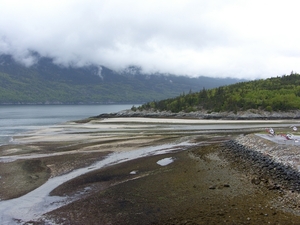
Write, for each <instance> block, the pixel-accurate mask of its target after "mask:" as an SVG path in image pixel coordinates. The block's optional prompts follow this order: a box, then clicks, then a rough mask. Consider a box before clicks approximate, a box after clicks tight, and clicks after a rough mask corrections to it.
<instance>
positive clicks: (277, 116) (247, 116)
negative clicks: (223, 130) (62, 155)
mask: <svg viewBox="0 0 300 225" xmlns="http://www.w3.org/2000/svg"><path fill="white" fill-rule="evenodd" d="M118 117H144V118H178V119H208V120H297V119H300V110H294V111H289V112H267V111H259V110H247V111H239V112H237V113H233V112H207V111H196V112H189V113H185V112H179V113H172V112H166V111H162V112H159V111H153V110H150V111H139V110H137V111H133V110H131V109H129V110H123V111H120V112H117V113H104V114H100V115H98V116H94V117H91V118H95V119H99V118H118Z"/></svg>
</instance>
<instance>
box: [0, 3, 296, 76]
mask: <svg viewBox="0 0 300 225" xmlns="http://www.w3.org/2000/svg"><path fill="white" fill-rule="evenodd" d="M299 6H300V3H298V1H296V0H295V1H292V0H286V1H269V0H264V1H258V0H253V1H240V0H231V1H222V0H212V1H206V0H200V1H199V0H187V1H179V0H175V1H174V0H172V1H171V0H165V1H157V0H146V1H134V0H103V1H96V0H87V1H81V0H53V1H36V0H27V1H22V0H9V1H8V0H2V1H0V17H1V19H0V54H12V55H13V56H14V58H15V59H16V60H18V61H20V62H22V63H23V64H25V65H31V64H34V63H36V58H35V57H33V56H32V55H31V53H32V52H37V53H39V54H40V55H41V56H46V57H52V58H53V59H54V62H55V63H57V64H62V65H65V66H68V65H75V66H84V65H89V64H96V65H99V66H101V65H102V66H106V67H109V68H111V69H113V70H122V69H124V68H126V67H128V66H130V65H136V66H139V67H141V68H142V71H143V72H145V73H152V72H162V73H173V74H178V75H189V76H193V77H195V76H200V75H205V76H212V77H237V78H248V79H254V78H267V77H272V76H279V75H282V74H288V73H290V72H291V71H292V70H293V71H296V72H297V71H300V44H299V38H300V33H299V31H297V30H298V24H297V22H298V18H297V15H298V12H297V10H298V8H299Z"/></svg>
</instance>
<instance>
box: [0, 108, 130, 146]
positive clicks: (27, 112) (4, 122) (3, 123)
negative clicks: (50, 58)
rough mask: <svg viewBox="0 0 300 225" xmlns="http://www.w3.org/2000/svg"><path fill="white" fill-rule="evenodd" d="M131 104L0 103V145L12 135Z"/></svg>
mask: <svg viewBox="0 0 300 225" xmlns="http://www.w3.org/2000/svg"><path fill="white" fill-rule="evenodd" d="M131 107H132V105H126V104H124V105H0V145H3V144H7V143H9V142H10V141H11V140H12V137H13V136H14V135H18V134H22V133H24V132H27V131H31V130H35V129H41V128H43V127H47V126H51V125H55V124H59V123H64V122H67V121H73V120H79V119H85V118H88V117H92V116H97V115H99V114H102V113H115V112H119V111H122V110H125V109H130V108H131Z"/></svg>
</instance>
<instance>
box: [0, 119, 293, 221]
mask: <svg viewBox="0 0 300 225" xmlns="http://www.w3.org/2000/svg"><path fill="white" fill-rule="evenodd" d="M296 123H298V121H297V120H282V121H281V120H276V121H264V120H263V121H258V120H254V121H232V120H231V121H226V120H221V121H219V120H208V121H206V120H195V119H192V120H188V119H165V118H164V119H163V118H158V119H157V118H156V119H154V118H106V119H98V120H95V119H93V120H88V121H86V122H85V123H82V122H81V123H78V122H76V121H75V122H68V123H65V124H60V125H56V126H53V127H49V128H47V129H44V130H37V131H34V132H31V133H27V134H23V135H22V136H18V137H15V138H14V141H15V142H14V143H12V144H11V145H9V146H1V147H0V153H1V157H0V167H1V171H2V174H0V176H1V179H0V181H2V182H3V183H6V184H7V189H5V188H4V189H2V190H1V193H0V195H1V199H9V198H11V197H14V198H18V196H21V195H23V194H24V192H20V190H21V189H22V188H23V187H27V188H29V189H26V190H30V189H32V190H33V189H35V188H36V187H39V186H40V185H41V183H43V182H46V181H47V180H48V179H49V177H53V178H55V177H57V176H60V175H63V174H67V173H70V172H72V171H73V170H76V169H78V168H83V167H87V168H88V167H91V165H92V164H93V163H95V162H97V161H99V160H100V161H101V158H102V159H104V158H105V157H107V155H108V154H110V153H112V152H116V153H117V152H118V153H122V152H123V153H126V152H131V151H134V150H135V149H141V148H147V147H151V146H152V147H153V146H162V145H165V144H167V145H170V143H175V144H176V143H181V142H188V143H191V144H192V145H191V146H190V147H186V150H185V151H183V150H184V149H183V148H182V147H179V148H176V150H174V152H172V151H171V152H169V153H165V154H167V155H166V156H165V157H167V156H168V157H167V158H170V157H174V159H175V158H176V156H175V155H176V154H179V155H180V154H181V152H185V153H182V154H187V155H185V156H182V157H183V158H185V160H184V161H186V163H187V165H188V164H189V165H190V164H193V165H194V166H196V167H199V166H200V165H196V164H197V163H198V164H199V162H202V163H204V161H203V160H201V157H200V158H197V157H198V156H197V157H195V154H196V155H197V154H198V155H199V154H200V155H201V154H203V157H204V158H206V159H207V158H209V161H210V163H211V166H213V167H215V164H216V165H219V166H220V165H222V166H221V167H222V168H221V169H220V168H218V166H217V167H216V168H218V171H219V173H220V174H223V173H224V171H225V170H229V171H234V173H235V174H236V175H237V174H238V175H237V176H239V177H240V178H241V177H244V175H245V174H247V173H248V174H250V172H246V171H243V170H242V171H239V170H238V169H237V167H236V166H234V165H235V163H234V161H232V162H231V161H230V157H225V156H224V155H222V151H220V150H218V151H217V152H216V150H212V149H211V150H210V151H207V152H206V150H205V151H204V152H205V154H204V153H201V152H202V150H201V149H204V146H211V145H214V144H218V143H219V144H220V143H223V142H226V141H229V140H241V136H240V135H242V136H244V137H251V136H249V135H248V134H251V133H253V132H263V131H264V129H265V128H266V127H270V126H272V127H275V129H278V130H282V131H285V130H286V129H287V127H289V125H291V124H296ZM250 139H253V138H252V137H251V138H250ZM266 141H267V140H266ZM256 143H259V142H257V141H256ZM242 144H244V145H246V142H244V143H242ZM269 144H270V146H271V147H270V146H269V147H268V149H271V148H272V145H273V148H276V144H275V143H272V142H270V143H269ZM193 145H195V146H194V147H195V148H197V150H195V152H197V153H195V152H194V153H193V154H190V153H188V152H191V151H193V148H194V147H193ZM252 147H253V149H255V148H254V147H256V148H257V147H259V146H258V145H257V146H254V145H253V143H252ZM264 147H265V146H264ZM266 148H267V147H266ZM218 149H222V148H221V147H218ZM296 153H297V151H296V150H295V154H296ZM173 154H174V156H172V155H173ZM34 156H35V157H34ZM37 156H38V157H37ZM145 156H146V155H145ZM152 157H153V156H151V155H148V156H147V157H142V158H141V159H135V160H138V161H139V160H141V161H142V160H146V161H147V160H150V161H151V158H152ZM220 157H223V158H222V160H221V161H220V160H219V158H220ZM161 159H163V158H161ZM295 159H296V157H295ZM9 160H11V161H9ZM135 160H133V161H135ZM157 160H158V158H157ZM133 161H132V160H130V161H129V162H127V163H120V164H117V165H119V166H120V168H119V169H115V167H118V166H117V165H116V166H112V167H107V168H106V169H105V171H106V173H110V172H109V171H110V169H111V171H115V173H117V174H118V173H120V171H119V170H121V171H122V170H123V169H121V167H122V166H125V167H134V165H133V163H132V162H133ZM289 161H290V160H289ZM176 162H177V160H175V161H174V162H173V163H171V164H170V165H168V166H165V167H163V168H169V167H170V166H172V167H173V165H175V164H176ZM220 162H222V163H221V164H220ZM195 163H196V164H195ZM205 163H206V162H205ZM231 163H232V164H231ZM146 164H147V163H146ZM200 164H201V163H200ZM130 165H131V166H130ZM147 165H148V167H147V168H145V172H144V173H143V174H141V173H139V172H137V171H139V169H134V168H132V171H135V172H134V173H135V174H134V176H135V178H134V179H131V178H129V177H132V175H133V174H131V175H128V174H123V175H122V176H120V175H118V176H117V175H116V177H118V179H117V180H115V179H108V178H106V179H107V180H106V181H103V178H101V179H100V178H99V179H100V180H97V179H96V180H95V177H99V176H100V175H99V174H103V173H102V172H101V171H102V170H103V169H99V170H96V172H95V174H94V175H90V174H93V173H92V172H90V173H87V174H86V175H83V177H86V176H91V177H93V178H90V179H91V180H93V182H92V183H90V184H87V183H86V182H84V181H80V182H81V186H80V187H82V188H83V190H88V189H89V188H91V190H92V191H91V192H88V191H86V192H87V193H86V195H83V196H82V198H81V199H80V198H79V199H77V200H76V201H75V202H74V203H71V204H67V205H66V206H62V207H61V208H60V209H57V210H58V211H57V210H56V211H55V213H51V212H48V213H47V214H46V215H45V217H43V218H44V220H43V219H42V218H40V222H39V223H38V222H36V224H44V223H45V218H48V219H49V218H52V219H54V220H56V219H58V218H56V216H58V214H57V212H60V213H61V214H63V213H68V212H69V210H70V209H68V207H71V206H73V205H76V202H77V204H79V203H80V202H82V201H83V202H84V201H85V199H86V198H89V197H90V196H94V195H97V196H98V195H99V194H100V195H102V194H104V195H105V193H106V191H110V190H114V188H117V187H118V188H119V187H122V186H123V185H125V186H126V185H127V184H129V183H130V184H131V183H134V182H137V180H139V182H142V180H145V182H146V183H147V180H148V179H150V178H148V177H151V176H150V175H151V174H152V173H154V174H156V173H157V176H158V177H159V176H162V174H161V173H158V172H157V171H160V170H161V169H162V167H161V166H158V168H155V169H153V165H152V164H151V165H150V164H149V163H148V164H147ZM203 165H204V164H203ZM203 165H202V166H200V167H201V168H202V169H203V171H205V174H206V176H208V177H209V173H210V172H211V170H208V168H205V167H203ZM226 165H228V166H226ZM230 165H231V166H230ZM32 166H33V167H32ZM31 167H32V168H31ZM225 167H226V169H224V168H225ZM8 168H10V169H8ZM11 168H14V170H12V169H11ZM24 168H25V169H27V170H24ZM174 170H176V171H177V172H176V173H179V172H180V171H179V170H178V168H176V169H174ZM223 170H224V171H223ZM5 171H7V173H6V174H8V175H3V173H4V172H5ZM132 171H129V173H130V172H132ZM155 171H156V172H155ZM176 173H174V174H173V175H171V174H169V175H168V176H170V177H172V176H175V174H176ZM196 174H197V173H196ZM21 175H22V176H21ZM102 176H104V174H103V175H102ZM128 176H129V177H128ZM164 176H165V175H164ZM190 176H194V175H193V173H192V172H191V174H190ZM252 176H253V174H252V175H247V179H245V180H244V181H245V182H246V180H247V182H250V183H243V185H244V187H245V188H247V187H249V188H250V186H251V188H258V186H260V185H261V187H260V188H261V189H262V190H264V192H265V193H272V194H271V195H272V196H273V197H272V198H273V200H274V199H275V198H276V199H277V200H278V199H279V198H281V199H282V198H283V197H282V196H283V195H284V194H285V195H287V194H286V193H288V192H286V191H284V190H285V189H286V187H285V188H284V187H283V186H282V187H280V188H281V189H280V188H279V189H276V188H274V190H269V189H268V188H266V187H268V185H269V184H266V183H265V184H262V183H263V182H259V184H260V185H258V184H253V183H252V180H253V177H252ZM24 177H25V178H26V179H25V178H24ZM83 177H80V176H79V177H78V178H75V177H74V179H73V181H70V182H71V183H72V182H75V181H76V180H78V179H79V180H80V179H81V180H82V179H83ZM100 177H101V176H100ZM16 178H17V179H19V181H20V182H18V183H20V185H19V187H17V188H16V189H15V191H16V190H18V191H19V192H15V193H13V194H12V192H14V189H12V188H9V186H10V184H12V183H15V179H16ZM240 178H239V179H240ZM151 179H152V178H151ZM155 179H158V178H155ZM185 179H186V178H185ZM207 179H208V178H207ZM217 179H220V178H217ZM227 179H229V180H230V179H231V178H230V176H227ZM22 180H23V183H22V182H21V181H22ZM244 181H243V182H244ZM186 182H188V183H189V182H191V181H186ZM199 182H200V181H199ZM201 182H204V183H207V184H208V183H209V180H202V181H201ZM224 182H225V181H224ZM268 182H269V183H271V182H273V181H271V180H270V181H269V180H268ZM146 183H144V184H143V185H145V184H146ZM234 183H237V180H235V181H234ZM256 183H257V182H256ZM227 184H228V182H225V183H224V184H223V185H225V186H226V185H227ZM22 185H23V186H22ZM64 185H68V182H66V183H63V184H62V185H61V188H62V190H63V189H64V188H63V187H64ZM195 185H196V186H197V185H199V184H195ZM228 185H229V186H230V184H228ZM247 185H248V186H247ZM253 185H254V186H253ZM252 186H253V187H252ZM275 186H276V185H275ZM72 187H73V188H70V190H71V192H70V193H73V194H74V193H75V192H76V191H75V190H77V187H76V185H75V186H72ZM75 187H76V188H75ZM226 187H227V186H226ZM232 187H233V186H232ZM273 187H274V185H273ZM276 187H277V186H276ZM84 188H87V189H84ZM204 188H208V189H209V190H215V189H218V185H217V186H215V187H214V184H211V185H210V186H206V187H202V189H201V190H202V191H204ZM210 188H211V189H210ZM219 188H220V187H219ZM72 189H73V190H72ZM183 189H184V186H182V187H181V189H180V190H181V191H182V190H183ZM223 189H224V187H223V188H222V190H223ZM228 190H230V188H229V187H228ZM77 191H80V190H79V189H78V190H77ZM174 191H175V192H176V190H174ZM178 191H179V190H178ZM206 191H207V190H206V189H205V191H204V192H203V193H206ZM274 191H275V192H276V193H274ZM240 192H241V194H242V191H241V190H240ZM290 192H291V190H290ZM290 192H289V195H290V196H291V194H290ZM70 193H69V194H70ZM88 193H90V194H88ZM118 193H119V192H118ZM60 194H61V195H64V194H63V192H61V193H60ZM65 194H66V193H65ZM220 194H222V193H220ZM227 194H228V193H227ZM293 194H294V195H296V194H297V195H298V190H296V188H295V189H294V190H293ZM71 195H72V194H71ZM9 196H11V197H9ZM114 196H118V194H117V193H114ZM274 196H275V197H274ZM148 197H149V196H148ZM152 197H155V195H153V196H152ZM145 198H146V197H145ZM258 199H259V198H258ZM258 199H257V201H258ZM269 200H270V199H269ZM99 201H100V200H99ZM211 201H215V200H214V199H213V196H212V198H211ZM270 201H271V200H270ZM280 202H281V203H280V204H281V206H282V205H284V204H286V205H287V203H284V204H283V201H280ZM0 203H1V201H0ZM86 204H87V203H86ZM98 204H100V203H99V202H98ZM114 204H115V203H114ZM143 204H145V205H146V204H147V201H145V203H143ZM207 204H209V203H207ZM259 204H260V203H259ZM74 207H75V206H74ZM76 207H77V206H76ZM76 207H75V208H76ZM145 207H146V206H145ZM288 207H289V208H291V209H293V210H294V212H293V213H291V214H289V215H292V217H293V218H295V221H296V220H297V218H298V217H297V213H296V212H297V210H296V209H297V207H298V201H295V202H294V203H293V206H288ZM275 208H276V207H275V206H274V210H275ZM99 210H100V211H101V210H102V209H99ZM139 210H140V209H139ZM276 210H277V211H278V212H277V213H279V212H280V213H283V214H284V213H288V212H283V211H282V210H280V209H277V208H276ZM100 211H99V212H98V213H100ZM121 212H122V210H121V211H120V213H121ZM94 213H95V212H94ZM101 213H103V212H101ZM207 213H208V212H207ZM154 214H155V215H158V214H159V213H158V214H156V213H154ZM154 214H153V215H154ZM229 214H230V213H228V215H229ZM47 215H48V216H47ZM53 215H56V216H53ZM67 215H69V214H67ZM88 215H89V216H91V217H93V216H92V215H91V214H89V213H88V212H87V219H86V221H87V222H88V221H90V224H97V223H95V220H94V219H92V218H90V219H89V218H88V217H89V216H88ZM277 215H278V214H277ZM181 216H183V215H181ZM58 217H60V216H58ZM67 217H71V216H70V215H69V216H67ZM275 217H276V219H277V220H278V219H280V217H278V216H275ZM275 217H274V218H275ZM61 218H62V217H61ZM126 218H127V217H126ZM203 218H204V217H203ZM274 218H273V219H274ZM67 219H70V218H67ZM127 219H128V218H127ZM37 220H39V219H38V218H37ZM227 220H228V221H230V219H228V218H227ZM43 221H44V222H43ZM70 221H72V222H70V223H72V224H76V223H75V222H76V221H74V220H70ZM92 221H94V222H92ZM139 221H140V220H139ZM197 221H198V220H197ZM206 221H209V220H206ZM231 221H232V220H231ZM246 221H247V220H246ZM253 221H257V220H253V219H252V222H253ZM60 224H68V223H67V222H65V223H62V222H61V221H60ZM87 224H89V223H87ZM132 224H133V223H132ZM158 224H163V223H158ZM178 224H180V223H178Z"/></svg>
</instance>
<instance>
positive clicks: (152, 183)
mask: <svg viewBox="0 0 300 225" xmlns="http://www.w3.org/2000/svg"><path fill="white" fill-rule="evenodd" d="M221 149H222V147H221V146H220V144H212V145H208V146H198V147H194V148H192V149H190V150H187V151H184V152H177V153H172V154H167V155H159V156H150V157H146V158H141V159H137V160H132V161H130V162H126V163H122V164H118V165H114V166H110V167H107V168H103V169H101V170H98V171H94V172H92V173H89V174H86V175H84V176H81V177H78V178H76V179H74V180H72V181H69V182H67V183H66V184H64V185H63V186H60V187H59V188H57V189H56V190H54V191H53V192H52V194H53V195H73V194H74V193H78V192H82V193H84V190H87V188H88V189H90V190H91V191H90V192H88V193H86V194H83V196H82V198H81V199H80V200H78V201H75V202H73V203H71V204H69V205H66V206H64V207H62V208H59V209H57V210H55V211H53V212H50V213H48V214H47V215H45V217H44V220H43V221H40V222H37V223H35V224H46V222H44V221H47V220H49V219H50V220H51V221H54V222H55V223H56V224H75V225H76V224H118V225H122V224H124V225H125V224H131V225H135V224H136V225H138V224H139V225H140V224H157V225H160V224H161V225H162V224H164V225H165V224H300V217H299V216H298V215H297V214H296V213H295V212H296V211H295V208H293V209H291V208H289V207H290V206H288V205H286V204H285V203H284V202H283V201H281V200H282V198H283V194H284V191H283V190H278V189H270V188H268V184H267V183H266V182H259V183H256V182H253V176H252V173H253V171H252V170H251V168H246V167H243V169H241V168H240V166H238V165H237V164H236V161H234V162H233V161H231V158H232V157H227V156H226V154H225V153H224V152H222V151H221ZM165 157H172V158H173V159H174V162H173V163H171V164H169V165H166V166H160V165H158V164H157V161H158V160H160V159H163V158H165ZM133 171H134V173H132V172H133Z"/></svg>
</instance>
